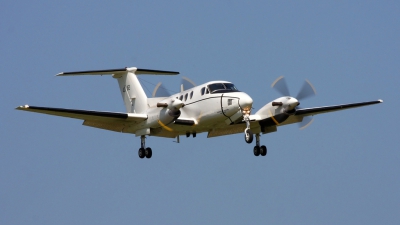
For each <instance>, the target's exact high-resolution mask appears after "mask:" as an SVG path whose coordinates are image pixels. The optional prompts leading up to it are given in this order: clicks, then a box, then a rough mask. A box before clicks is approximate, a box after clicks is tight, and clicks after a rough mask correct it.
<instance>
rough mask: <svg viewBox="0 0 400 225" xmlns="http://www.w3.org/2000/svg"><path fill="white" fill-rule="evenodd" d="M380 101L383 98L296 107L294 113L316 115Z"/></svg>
mask: <svg viewBox="0 0 400 225" xmlns="http://www.w3.org/2000/svg"><path fill="white" fill-rule="evenodd" d="M382 102H383V100H381V99H379V100H377V101H370V102H359V103H351V104H343V105H333V106H322V107H314V108H305V109H297V110H296V113H295V115H296V116H313V115H317V114H321V113H328V112H334V111H339V110H344V109H350V108H356V107H362V106H367V105H374V104H378V103H382Z"/></svg>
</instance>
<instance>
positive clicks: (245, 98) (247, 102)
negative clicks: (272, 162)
mask: <svg viewBox="0 0 400 225" xmlns="http://www.w3.org/2000/svg"><path fill="white" fill-rule="evenodd" d="M239 105H240V108H242V109H244V110H251V107H252V106H253V99H252V98H251V97H250V96H249V95H247V94H245V93H242V94H241V95H240V98H239Z"/></svg>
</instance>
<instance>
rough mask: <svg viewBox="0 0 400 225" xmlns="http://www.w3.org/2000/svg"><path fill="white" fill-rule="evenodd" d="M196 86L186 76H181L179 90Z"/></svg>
mask: <svg viewBox="0 0 400 225" xmlns="http://www.w3.org/2000/svg"><path fill="white" fill-rule="evenodd" d="M193 87H196V84H195V83H194V82H193V81H192V80H190V79H189V78H187V77H182V81H181V90H180V91H184V90H187V89H190V88H193Z"/></svg>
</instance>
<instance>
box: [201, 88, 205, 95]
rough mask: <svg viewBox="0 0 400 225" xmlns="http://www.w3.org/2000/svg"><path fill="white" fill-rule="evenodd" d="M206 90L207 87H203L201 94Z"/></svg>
mask: <svg viewBox="0 0 400 225" xmlns="http://www.w3.org/2000/svg"><path fill="white" fill-rule="evenodd" d="M205 91H206V88H205V87H203V88H202V89H201V95H204V92H205Z"/></svg>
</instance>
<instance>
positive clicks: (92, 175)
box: [0, 1, 400, 225]
mask: <svg viewBox="0 0 400 225" xmlns="http://www.w3.org/2000/svg"><path fill="white" fill-rule="evenodd" d="M399 15H400V4H399V3H398V2H397V1H301V2H300V1H252V2H251V3H244V2H241V1H218V2H215V1H201V2H188V1H133V2H130V1H118V2H115V1H114V2H109V1H84V2H82V1H65V2H54V1H40V2H31V1H0V28H1V29H0V32H1V33H0V34H1V35H0V40H1V41H0V49H1V51H0V62H1V63H0V71H1V74H2V82H0V91H1V96H2V98H1V105H0V107H1V110H2V112H3V113H2V115H3V116H2V117H1V119H0V121H1V123H0V124H1V130H2V131H1V134H2V135H1V136H0V144H1V145H0V149H1V150H0V181H1V182H0V224H41V225H44V224H111V223H112V224H206V223H207V224H221V223H224V224H266V223H272V224H398V223H399V222H400V214H399V208H400V194H399V190H400V179H399V175H398V173H399V171H400V164H399V160H400V152H399V151H398V150H399V145H400V140H399V134H398V126H399V122H398V120H397V119H396V115H397V112H399V110H400V106H399V101H398V97H399V87H400V78H399V74H400V63H399V62H400V29H399V27H400V26H399V25H400V23H399V22H400V17H399ZM125 66H137V67H139V68H146V69H159V70H173V71H179V72H181V75H182V76H186V77H189V78H190V79H192V80H193V81H194V82H195V83H197V84H201V83H204V82H207V81H210V80H229V81H231V82H233V83H234V84H235V85H236V86H237V87H238V88H239V89H240V90H242V91H244V92H246V93H248V94H249V95H250V96H252V98H253V100H254V108H255V110H258V109H259V108H261V107H262V106H263V105H264V104H266V103H268V102H269V101H272V100H273V99H275V98H278V97H280V96H279V94H278V93H277V92H276V91H274V90H273V89H271V88H270V85H271V83H272V82H273V81H274V80H275V79H276V78H277V77H278V76H281V75H284V76H285V77H286V80H287V82H288V85H289V88H290V90H291V93H293V95H295V93H297V91H298V90H299V89H300V87H301V85H302V82H303V81H304V79H308V80H310V81H311V82H312V83H313V85H314V86H315V88H316V90H317V96H315V97H314V98H310V99H307V100H304V101H302V103H301V105H302V107H313V106H324V105H334V104H344V103H352V102H362V101H370V100H377V99H383V100H384V103H383V104H379V105H374V106H369V107H364V108H357V109H351V110H347V111H341V112H336V113H329V114H324V115H319V116H316V117H315V120H314V123H313V124H312V125H311V126H309V127H308V128H307V129H305V130H299V129H298V127H297V126H296V125H291V126H284V127H279V128H278V132H276V133H272V134H268V135H263V136H262V137H261V142H262V144H265V145H266V146H267V147H268V155H267V156H266V157H254V155H253V153H252V148H253V145H249V144H246V143H245V142H244V139H243V135H242V134H237V135H232V136H224V137H219V138H210V139H207V136H206V134H199V135H198V136H197V137H196V138H190V139H187V138H186V137H182V138H181V143H180V144H177V143H174V142H173V140H172V139H163V138H155V137H149V138H148V139H147V145H148V146H150V147H152V149H153V158H152V159H151V160H141V159H139V158H138V156H137V150H138V148H139V146H140V140H139V138H136V137H134V135H129V134H120V133H115V132H110V131H105V130H100V129H94V128H89V127H85V126H82V125H81V124H82V121H79V120H73V119H67V118H61V117H52V116H47V115H41V114H35V113H28V112H21V111H16V110H14V108H15V107H17V106H19V105H24V104H30V105H37V106H49V107H65V108H75V109H88V110H106V111H118V112H123V111H124V110H125V109H124V105H123V103H122V99H121V96H120V93H119V91H118V88H117V87H118V85H117V83H116V81H115V80H113V79H112V78H110V77H107V76H103V77H85V76H83V77H55V76H54V75H55V74H57V73H59V72H63V71H78V70H94V69H110V68H121V67H125ZM141 79H142V80H143V84H144V85H145V90H146V91H148V95H150V93H151V91H152V90H153V88H154V86H152V85H151V84H150V83H153V84H156V83H157V82H159V81H162V82H163V83H164V84H165V86H166V87H167V88H168V89H171V90H176V91H178V90H179V83H180V79H181V77H180V76H176V77H159V76H143V77H141Z"/></svg>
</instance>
